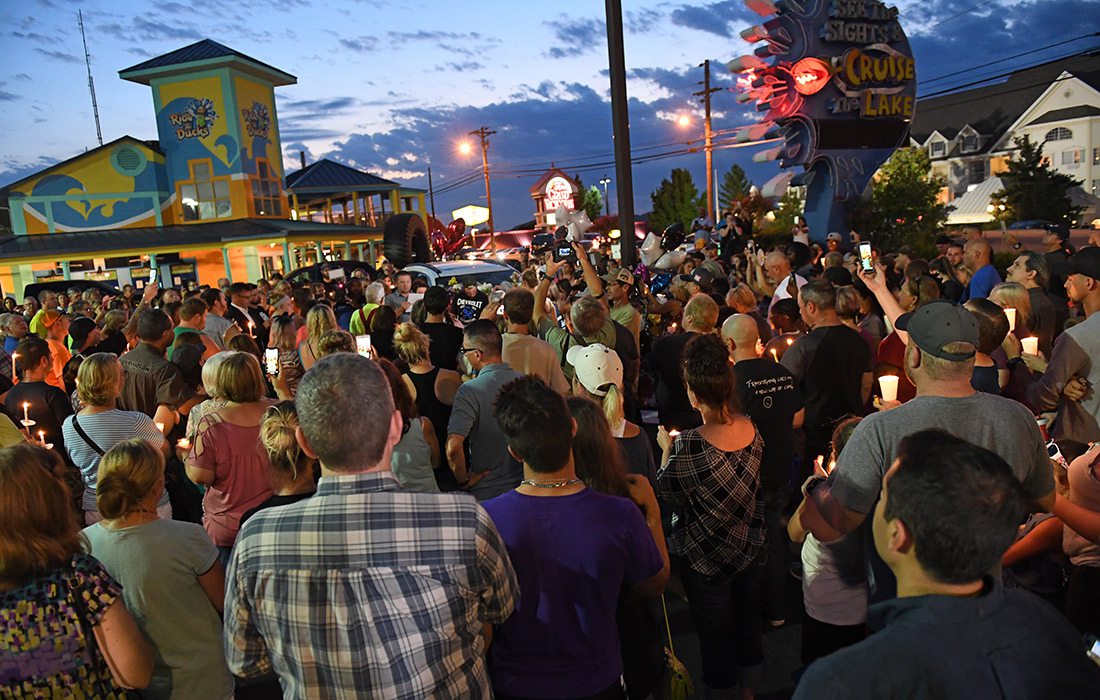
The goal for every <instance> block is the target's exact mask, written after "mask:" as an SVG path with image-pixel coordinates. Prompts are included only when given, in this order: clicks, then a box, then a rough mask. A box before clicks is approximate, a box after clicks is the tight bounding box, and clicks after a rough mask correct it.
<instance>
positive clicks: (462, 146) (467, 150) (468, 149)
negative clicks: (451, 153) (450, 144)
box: [458, 141, 474, 156]
mask: <svg viewBox="0 0 1100 700" xmlns="http://www.w3.org/2000/svg"><path fill="white" fill-rule="evenodd" d="M458 152H459V153H461V154H462V155H464V156H468V155H470V154H471V153H473V152H474V147H473V146H471V145H470V142H469V141H461V142H459V144H458Z"/></svg>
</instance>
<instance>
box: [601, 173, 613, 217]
mask: <svg viewBox="0 0 1100 700" xmlns="http://www.w3.org/2000/svg"><path fill="white" fill-rule="evenodd" d="M600 184H601V185H603V204H604V207H605V208H604V214H605V215H606V216H611V201H610V200H609V199H608V198H607V186H608V185H610V184H611V178H609V177H608V176H606V175H604V176H603V177H602V178H600Z"/></svg>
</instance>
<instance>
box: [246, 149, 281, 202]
mask: <svg viewBox="0 0 1100 700" xmlns="http://www.w3.org/2000/svg"><path fill="white" fill-rule="evenodd" d="M280 189H281V186H280V182H279V176H278V174H276V173H275V171H274V170H272V169H271V168H270V167H268V165H267V161H266V160H259V161H256V177H254V178H252V209H253V211H254V212H255V214H256V216H282V215H283V200H282V196H281V195H280V192H279V190H280Z"/></svg>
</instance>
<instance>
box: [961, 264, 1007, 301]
mask: <svg viewBox="0 0 1100 700" xmlns="http://www.w3.org/2000/svg"><path fill="white" fill-rule="evenodd" d="M1000 283H1001V276H1000V275H999V274H997V269H996V268H995V267H993V266H992V265H985V266H983V267H981V268H979V269H978V271H977V272H975V273H974V276H973V277H971V278H970V284H968V285H966V290H965V291H964V292H963V295H962V298H960V299H959V303H960V304H965V303H966V302H968V301H970V300H971V299H987V298H989V293H990V292H992V291H993V288H994V287H996V286H997V285H998V284H1000Z"/></svg>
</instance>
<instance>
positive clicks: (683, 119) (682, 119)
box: [676, 114, 691, 129]
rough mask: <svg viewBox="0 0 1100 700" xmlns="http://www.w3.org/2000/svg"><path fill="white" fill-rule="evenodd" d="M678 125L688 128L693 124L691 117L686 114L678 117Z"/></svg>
mask: <svg viewBox="0 0 1100 700" xmlns="http://www.w3.org/2000/svg"><path fill="white" fill-rule="evenodd" d="M676 125H677V126H679V127H680V128H681V129H686V128H687V127H689V126H691V117H689V116H688V115H686V114H681V115H680V116H678V117H676Z"/></svg>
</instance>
